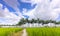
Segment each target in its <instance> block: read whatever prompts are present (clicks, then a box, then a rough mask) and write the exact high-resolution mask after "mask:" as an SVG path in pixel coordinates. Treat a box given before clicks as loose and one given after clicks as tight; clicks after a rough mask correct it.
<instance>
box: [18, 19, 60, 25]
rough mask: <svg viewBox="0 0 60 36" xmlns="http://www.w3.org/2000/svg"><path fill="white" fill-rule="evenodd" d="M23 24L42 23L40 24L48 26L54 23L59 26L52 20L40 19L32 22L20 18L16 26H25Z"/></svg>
mask: <svg viewBox="0 0 60 36" xmlns="http://www.w3.org/2000/svg"><path fill="white" fill-rule="evenodd" d="M25 23H31V24H32V23H42V24H48V23H55V24H60V22H56V21H53V20H40V19H37V20H35V19H32V20H28V19H24V18H22V19H21V20H20V21H19V22H18V24H17V25H22V24H25Z"/></svg>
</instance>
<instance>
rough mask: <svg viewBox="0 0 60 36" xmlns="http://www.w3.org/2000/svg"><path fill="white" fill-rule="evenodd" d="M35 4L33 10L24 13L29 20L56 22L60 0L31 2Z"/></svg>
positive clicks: (35, 0)
mask: <svg viewBox="0 0 60 36" xmlns="http://www.w3.org/2000/svg"><path fill="white" fill-rule="evenodd" d="M32 2H34V3H35V4H37V6H36V7H35V9H33V10H31V11H29V12H28V13H25V15H29V17H30V19H32V18H34V19H37V18H39V19H43V20H57V18H59V14H60V0H38V1H37V0H33V1H32V0H31V3H32Z"/></svg>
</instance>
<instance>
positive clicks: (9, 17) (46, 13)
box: [0, 0, 60, 24]
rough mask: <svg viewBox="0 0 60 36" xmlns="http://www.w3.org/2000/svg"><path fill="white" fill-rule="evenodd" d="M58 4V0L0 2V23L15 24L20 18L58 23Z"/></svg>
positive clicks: (59, 13) (59, 11) (59, 10)
mask: <svg viewBox="0 0 60 36" xmlns="http://www.w3.org/2000/svg"><path fill="white" fill-rule="evenodd" d="M59 3H60V0H0V23H3V24H6V23H8V24H16V23H17V22H18V21H19V20H20V19H21V18H29V19H37V18H39V19H43V20H57V21H60V4H59ZM7 21H9V22H7ZM13 21H14V22H13Z"/></svg>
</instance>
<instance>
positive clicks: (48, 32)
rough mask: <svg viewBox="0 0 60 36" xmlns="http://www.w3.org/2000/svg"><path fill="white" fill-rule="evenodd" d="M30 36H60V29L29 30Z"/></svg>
mask: <svg viewBox="0 0 60 36" xmlns="http://www.w3.org/2000/svg"><path fill="white" fill-rule="evenodd" d="M26 30H27V33H28V36H60V28H56V27H54V28H49V27H47V28H46V27H42V28H27V29H26Z"/></svg>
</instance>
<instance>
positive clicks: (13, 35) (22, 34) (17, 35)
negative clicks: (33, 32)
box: [9, 29, 27, 36]
mask: <svg viewBox="0 0 60 36" xmlns="http://www.w3.org/2000/svg"><path fill="white" fill-rule="evenodd" d="M9 36H27V32H26V29H23V30H22V31H19V32H17V33H11V34H10V35H9Z"/></svg>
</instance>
